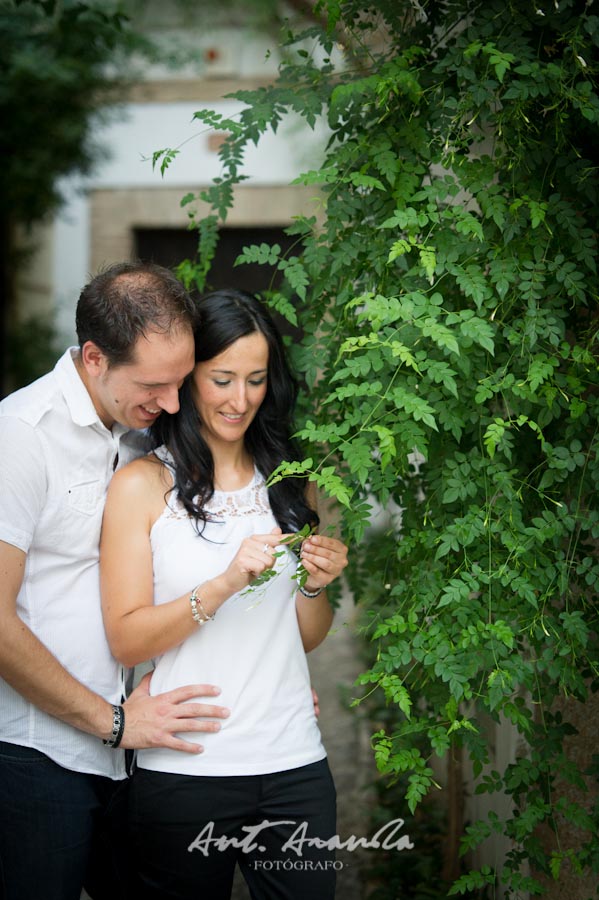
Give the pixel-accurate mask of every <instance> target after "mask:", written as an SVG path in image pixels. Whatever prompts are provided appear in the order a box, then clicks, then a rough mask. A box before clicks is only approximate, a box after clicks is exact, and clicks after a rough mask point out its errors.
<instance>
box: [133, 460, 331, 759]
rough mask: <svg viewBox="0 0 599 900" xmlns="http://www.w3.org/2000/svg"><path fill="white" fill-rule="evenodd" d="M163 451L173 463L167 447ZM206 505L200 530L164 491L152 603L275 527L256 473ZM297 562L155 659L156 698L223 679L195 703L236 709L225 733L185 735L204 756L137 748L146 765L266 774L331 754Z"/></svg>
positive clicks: (286, 559) (221, 565)
mask: <svg viewBox="0 0 599 900" xmlns="http://www.w3.org/2000/svg"><path fill="white" fill-rule="evenodd" d="M157 455H159V456H160V458H161V459H163V460H164V461H165V462H166V463H167V464H168V463H170V458H169V456H168V454H167V453H166V451H164V450H163V449H162V450H161V451H158V454H157ZM207 510H208V512H209V514H210V520H209V522H208V523H207V524H206V527H205V529H204V531H203V533H202V535H201V536H199V535H198V533H197V531H196V529H195V527H194V524H193V521H192V520H191V519H190V518H189V516H188V515H187V513H186V511H185V509H184V508H183V507H182V505H181V503H180V502H179V500H178V498H177V496H176V493H175V492H174V491H172V492H171V493H170V494H169V495H168V502H167V505H166V507H165V509H164V510H163V512H162V515H161V516H160V518H159V519H158V520H157V521H156V522H155V523H154V526H153V528H152V531H151V545H152V555H153V565H154V602H155V603H156V604H158V603H165V602H167V601H168V600H173V599H174V598H175V597H179V596H181V594H184V593H185V592H187V591H190V590H191V589H192V588H193V587H195V586H196V585H197V584H201V583H202V582H203V581H206V580H208V579H210V578H213V577H215V576H216V575H219V574H220V573H222V572H223V571H224V570H225V569H226V568H227V566H228V564H229V562H230V561H231V559H232V558H233V557H234V555H235V553H236V552H237V549H238V548H239V545H240V543H241V541H242V540H243V539H244V538H246V537H249V536H250V535H252V534H268V533H269V532H270V531H271V530H272V529H273V528H275V527H276V525H277V523H276V521H275V519H274V516H273V514H272V512H271V509H270V504H269V501H268V492H267V489H266V486H265V484H264V479H263V478H262V476H261V475H260V474H259V473H258V472H257V471H256V472H255V473H254V477H253V479H252V481H251V483H250V484H249V485H247V486H246V487H245V488H242V489H241V490H238V491H231V492H224V491H215V493H214V496H213V497H212V499H211V500H210V502H209V504H208V506H207ZM278 549H279V550H282V549H283V548H282V547H279V548H278ZM295 568H296V560H295V557H294V556H293V555H292V554H291V553H290V552H289V551H288V550H285V551H284V554H283V555H282V556H281V557H280V558H279V559H277V563H276V575H275V576H274V577H273V578H272V579H271V580H270V581H268V582H267V583H266V584H264V585H262V586H258V587H252V588H250V589H246V590H245V591H241V592H239V593H237V594H234V595H233V596H232V597H230V598H229V599H228V600H227V601H226V602H225V603H224V604H223V605H222V606H221V607H220V609H219V610H218V611H217V613H216V616H215V618H214V620H212V621H210V622H207V623H206V624H204V625H202V626H198V629H197V631H195V632H194V633H193V634H192V635H191V637H189V638H188V639H187V640H186V641H184V643H183V644H181V645H180V646H178V647H174V648H173V649H172V650H169V651H168V652H167V653H165V654H164V655H163V656H161V657H159V658H158V659H156V660H155V661H154V662H155V670H154V673H153V676H152V682H151V689H150V690H151V693H152V694H159V693H162V692H163V691H170V690H172V689H173V688H177V687H180V686H182V685H186V684H214V685H218V687H220V688H221V694H220V695H219V697H217V698H215V699H214V701H212V698H208V699H206V698H199V700H200V702H216V703H218V704H219V705H223V706H227V707H228V708H229V709H230V710H231V715H230V717H229V718H228V719H222V720H219V721H220V722H221V726H222V727H221V730H220V731H219V732H216V733H213V734H211V733H198V734H192V735H190V733H189V732H188V733H185V734H181V737H183V738H184V739H186V740H190V739H191V740H195V741H197V742H198V743H201V744H202V745H203V747H204V752H203V753H200V754H197V755H196V754H194V755H191V754H188V753H181V752H178V751H175V750H168V749H164V748H160V749H152V750H140V751H139V753H138V760H137V761H138V765H139V766H140V767H141V768H144V769H153V770H155V771H159V772H173V773H179V774H189V775H222V776H225V775H262V774H266V773H270V772H281V771H284V770H286V769H294V768H297V767H298V766H304V765H307V764H309V763H312V762H317V761H318V760H320V759H323V758H324V757H325V756H326V753H325V750H324V747H323V744H322V741H321V738H320V732H319V730H318V724H317V721H316V717H315V715H314V705H313V702H312V694H311V688H310V676H309V673H308V665H307V662H306V656H305V653H304V649H303V646H302V641H301V637H300V632H299V627H298V623H297V616H296V611H295V593H296V582H295V581H294V580H293V579H292V577H291V576H292V575H293V573H294V572H295ZM200 596H201V591H200ZM189 614H190V616H191V609H190V612H189Z"/></svg>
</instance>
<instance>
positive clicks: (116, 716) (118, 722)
mask: <svg viewBox="0 0 599 900" xmlns="http://www.w3.org/2000/svg"><path fill="white" fill-rule="evenodd" d="M124 732H125V710H124V709H123V707H122V706H117V705H116V704H113V706H112V733H111V735H110V737H109V738H106V740H103V741H102V743H103V744H105V746H106V747H111V748H112V749H113V750H116V748H117V747H118V746H119V744H120V743H121V741H122V740H123V734H124Z"/></svg>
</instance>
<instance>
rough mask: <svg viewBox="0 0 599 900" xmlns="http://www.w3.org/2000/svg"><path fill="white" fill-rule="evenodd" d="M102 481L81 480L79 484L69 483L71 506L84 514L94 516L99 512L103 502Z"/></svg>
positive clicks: (68, 499) (68, 493) (68, 497)
mask: <svg viewBox="0 0 599 900" xmlns="http://www.w3.org/2000/svg"><path fill="white" fill-rule="evenodd" d="M102 487H103V485H102V482H101V481H80V482H79V483H78V484H71V485H69V488H68V491H67V501H68V504H69V508H70V509H71V510H73V511H75V512H78V513H82V514H83V515H84V516H93V515H95V514H96V513H97V512H98V507H99V506H100V504H101V502H102V493H103V491H102Z"/></svg>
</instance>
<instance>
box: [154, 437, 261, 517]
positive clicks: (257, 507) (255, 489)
mask: <svg viewBox="0 0 599 900" xmlns="http://www.w3.org/2000/svg"><path fill="white" fill-rule="evenodd" d="M159 450H160V451H161V452H157V451H156V450H155V451H154V453H155V454H156V456H158V458H159V459H160V460H162V462H163V463H164V464H165V465H167V466H168V467H169V468H170V469H171V471H172V468H173V460H172V457H171V455H170V453H169V452H168V451H167V450H165V449H164V448H162V447H160V448H159ZM204 509H205V511H206V513H208V521H209V522H215V523H218V522H221V523H222V522H223V520H226V519H236V518H241V517H242V516H255V515H265V514H266V515H268V513H270V511H271V510H270V504H269V502H268V490H267V487H266V483H265V481H264V478H263V477H262V475H261V474H260V472H259V471H258V470H257V469H254V477H253V478H252V480H251V481H250V483H249V484H246V486H245V487H242V488H239V489H238V490H236V491H219V490H215V491H214V494H213V495H212V497H211V498H210V500H209V501H208V503H207V504H206V506H205V507H204ZM160 518H167V519H187V518H191V516H190V515H189V513H188V512H187V510H186V509H185V507H184V506H183V504H182V503H181V500H180V499H179V494H178V493H177V492H176V491H174V490H173V491H171V493H170V494H169V495H168V501H167V506H166V507H165V509H164V511H163V513H162V515H161V517H160Z"/></svg>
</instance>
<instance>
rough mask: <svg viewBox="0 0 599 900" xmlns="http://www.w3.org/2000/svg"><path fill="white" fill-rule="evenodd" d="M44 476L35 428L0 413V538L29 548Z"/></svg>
mask: <svg viewBox="0 0 599 900" xmlns="http://www.w3.org/2000/svg"><path fill="white" fill-rule="evenodd" d="M47 489H48V479H47V474H46V462H45V459H44V452H43V448H42V444H41V441H40V439H39V436H38V434H37V433H36V430H35V428H32V426H31V425H28V424H27V423H26V422H23V421H22V420H21V419H17V418H15V417H12V416H0V540H1V541H5V542H6V543H7V544H12V545H13V546H14V547H18V548H19V550H23V551H24V552H25V553H27V552H28V551H29V547H30V546H31V542H32V539H33V534H34V532H35V528H36V526H37V523H38V521H39V518H40V515H41V513H42V510H43V508H44V503H45V501H46V494H47Z"/></svg>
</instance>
